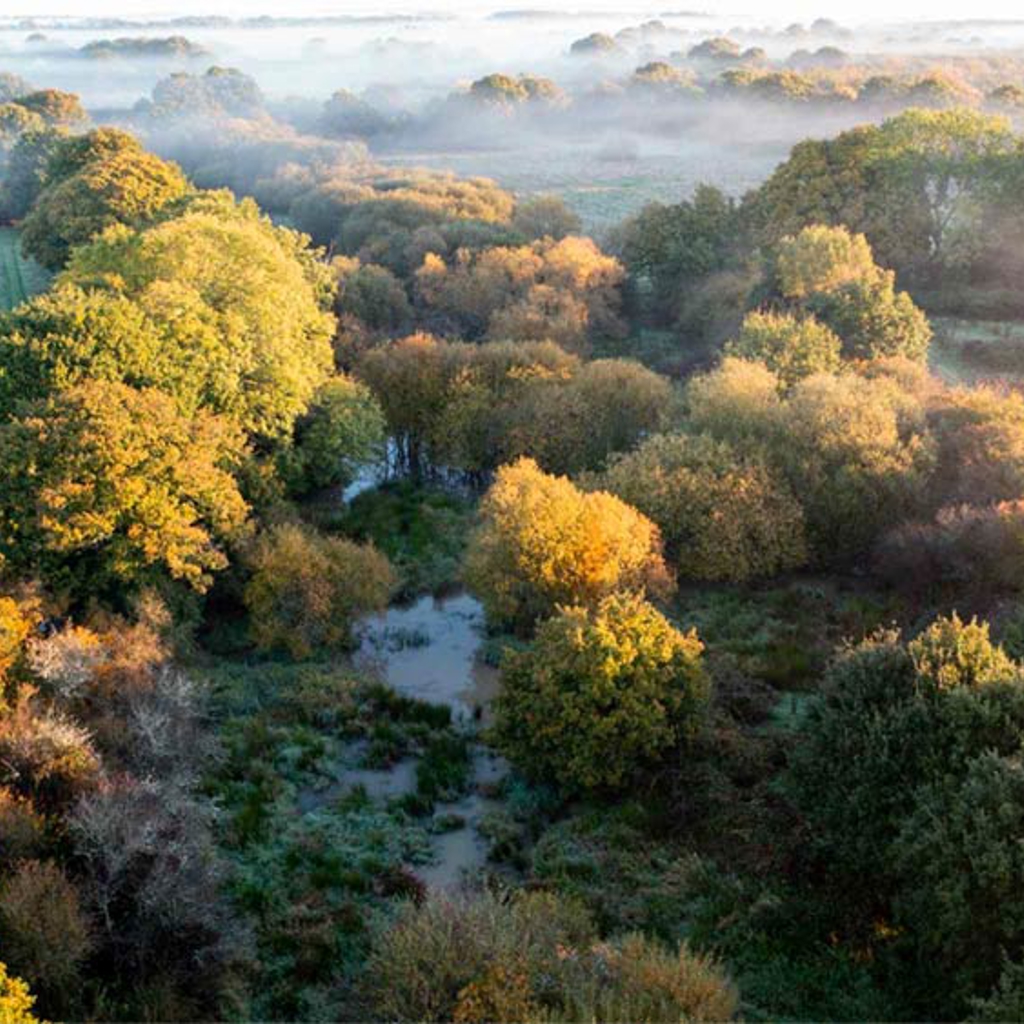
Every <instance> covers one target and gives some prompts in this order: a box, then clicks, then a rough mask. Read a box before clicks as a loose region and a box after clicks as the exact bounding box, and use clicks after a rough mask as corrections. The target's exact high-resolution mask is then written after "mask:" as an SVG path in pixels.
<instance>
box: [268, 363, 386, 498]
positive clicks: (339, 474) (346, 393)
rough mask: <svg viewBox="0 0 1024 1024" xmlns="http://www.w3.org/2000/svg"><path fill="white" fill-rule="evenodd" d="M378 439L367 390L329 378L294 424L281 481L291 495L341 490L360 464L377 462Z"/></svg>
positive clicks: (376, 413) (377, 419)
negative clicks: (291, 492)
mask: <svg viewBox="0 0 1024 1024" xmlns="http://www.w3.org/2000/svg"><path fill="white" fill-rule="evenodd" d="M384 438H385V423H384V414H383V413H382V412H381V408H380V406H379V405H378V404H377V401H376V399H375V398H374V397H373V395H372V394H371V392H370V391H369V389H368V388H367V387H366V386H365V385H363V384H360V383H359V382H357V381H354V380H352V379H351V378H349V377H345V376H337V377H332V378H331V379H330V380H328V381H327V383H325V384H322V385H321V386H320V389H319V390H318V391H317V392H316V394H315V395H314V396H313V401H312V402H311V403H310V407H309V411H308V412H307V413H306V414H305V415H304V416H302V417H300V418H299V420H298V421H297V422H296V424H295V437H294V441H293V447H292V448H290V449H288V450H287V451H286V453H285V455H284V458H283V462H284V469H285V476H286V477H287V478H288V480H289V482H290V484H291V487H292V489H293V490H294V491H295V493H297V494H303V493H307V492H308V491H311V490H315V489H321V488H325V487H344V486H346V485H347V484H349V483H351V482H352V480H353V479H354V477H355V475H356V473H357V471H358V469H359V466H360V464H361V463H364V462H369V461H370V460H371V459H373V458H374V457H377V456H380V454H381V452H382V449H383V445H384Z"/></svg>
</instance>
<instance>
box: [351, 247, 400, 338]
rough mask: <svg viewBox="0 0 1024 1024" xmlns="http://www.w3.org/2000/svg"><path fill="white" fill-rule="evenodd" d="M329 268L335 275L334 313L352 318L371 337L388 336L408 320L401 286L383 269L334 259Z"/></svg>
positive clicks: (357, 262) (389, 272)
mask: <svg viewBox="0 0 1024 1024" xmlns="http://www.w3.org/2000/svg"><path fill="white" fill-rule="evenodd" d="M332 266H333V267H334V268H335V270H336V272H337V275H338V295H337V298H336V299H335V301H334V309H335V312H336V313H337V314H338V316H340V317H355V318H356V319H357V320H358V321H359V322H360V323H361V324H363V325H364V326H365V327H366V328H368V329H369V330H370V331H372V332H374V333H375V334H383V335H390V334H393V333H395V332H397V331H399V330H401V329H402V328H403V327H406V326H408V324H409V322H410V321H411V320H412V306H411V304H410V303H409V296H408V295H407V294H406V291H405V286H404V285H403V284H402V282H401V281H400V280H399V279H398V278H397V277H396V276H395V275H394V274H393V273H392V272H391V271H390V270H388V269H387V267H379V266H376V265H375V264H372V263H370V264H365V265H364V264H360V262H359V260H357V259H354V258H347V257H344V256H340V257H337V258H336V259H335V260H334V263H333V264H332Z"/></svg>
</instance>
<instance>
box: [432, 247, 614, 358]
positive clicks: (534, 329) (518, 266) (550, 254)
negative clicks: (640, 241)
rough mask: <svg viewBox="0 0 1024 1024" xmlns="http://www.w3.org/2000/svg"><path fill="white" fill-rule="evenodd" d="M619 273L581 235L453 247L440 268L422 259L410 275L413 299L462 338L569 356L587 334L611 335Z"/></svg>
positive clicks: (434, 259) (435, 258) (437, 260)
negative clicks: (546, 345)
mask: <svg viewBox="0 0 1024 1024" xmlns="http://www.w3.org/2000/svg"><path fill="white" fill-rule="evenodd" d="M622 278H623V271H622V267H621V265H620V264H619V262H618V261H617V260H615V259H614V258H612V257H610V256H607V255H605V254H604V253H602V252H601V251H600V249H598V248H597V246H596V245H595V244H594V243H593V242H592V241H591V240H590V239H589V238H579V237H575V236H570V237H567V238H563V239H561V240H560V241H554V240H553V239H550V238H544V239H541V240H540V241H538V242H534V243H533V244H532V245H525V246H518V247H514V248H513V247H511V246H500V247H492V248H488V249H484V250H482V251H479V252H475V253H474V252H470V251H469V250H468V249H461V250H459V252H458V253H457V254H456V258H455V261H454V262H453V263H451V264H449V263H446V262H445V260H443V259H442V258H441V257H440V256H439V255H437V254H428V255H427V256H426V257H425V258H424V261H423V264H422V265H421V266H420V268H419V270H417V271H416V289H417V294H418V296H419V299H420V301H421V302H422V303H423V304H424V305H425V306H426V307H427V308H428V310H429V311H430V313H431V315H434V316H441V317H445V318H449V319H450V320H451V323H452V326H453V328H454V329H455V330H456V331H457V332H458V333H460V334H462V335H463V336H465V337H467V338H470V339H478V338H481V337H484V336H486V337H487V338H488V339H490V340H492V341H527V340H529V341H543V340H551V341H555V342H556V343H558V344H559V345H561V346H562V348H566V349H569V350H570V351H574V350H575V351H578V350H581V349H583V348H584V347H585V346H586V344H587V342H588V340H589V339H590V338H592V337H600V336H617V335H619V334H620V333H621V332H622V323H621V321H620V320H619V315H618V311H619V304H620V300H621V296H620V294H619V286H620V285H621V283H622Z"/></svg>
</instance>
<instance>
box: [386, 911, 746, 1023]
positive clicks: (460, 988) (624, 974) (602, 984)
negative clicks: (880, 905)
mask: <svg viewBox="0 0 1024 1024" xmlns="http://www.w3.org/2000/svg"><path fill="white" fill-rule="evenodd" d="M370 966H371V978H372V981H373V991H374V994H375V995H376V996H377V1009H378V1011H379V1012H380V1013H381V1015H382V1016H383V1017H384V1018H385V1019H387V1020H397V1021H412V1020H416V1021H444V1020H455V1021H462V1022H469V1021H527V1020H540V1021H574V1022H580V1024H584V1022H586V1024H601V1022H609V1024H611V1022H614V1021H622V1020H630V1021H638V1022H643V1024H655V1022H661V1021H683V1020H685V1021H694V1022H696V1021H722V1020H728V1019H729V1018H731V1017H732V1016H733V1015H734V1014H735V1011H736V1006H737V999H736V993H735V991H734V989H733V987H732V986H731V985H730V983H729V981H728V979H727V978H726V977H725V975H724V974H723V972H722V971H721V969H720V968H719V967H718V966H717V965H716V964H714V963H713V962H712V961H710V960H708V959H707V958H704V957H701V956H698V955H695V954H693V953H691V952H690V951H689V950H687V949H686V947H685V946H684V947H680V948H679V949H677V950H676V951H669V950H667V949H663V948H661V947H660V946H658V945H656V944H655V943H653V942H651V941H649V940H647V939H645V938H643V937H642V936H639V935H631V936H627V937H626V938H624V939H622V940H621V941H616V942H611V943H598V942H596V934H595V932H594V929H593V925H592V924H591V922H590V921H589V919H588V917H587V915H586V914H585V913H584V912H583V911H582V910H581V909H580V908H579V907H578V906H577V905H575V904H573V903H571V902H567V901H565V900H560V899H557V898H555V897H553V896H551V895H548V894H545V893H529V894H519V895H516V896H509V897H507V898H505V899H501V898H499V897H496V896H494V895H493V894H491V893H480V894H478V895H475V896H473V895H467V894H462V895H460V896H434V897H433V898H431V899H430V900H428V901H427V902H426V903H425V904H423V905H422V906H421V907H418V908H417V907H414V906H412V905H407V906H406V908H404V909H403V910H402V911H401V912H400V914H399V918H398V920H397V921H396V922H395V923H394V924H393V926H391V927H390V928H388V929H387V930H382V931H380V932H379V934H378V937H377V941H376V943H375V946H374V951H373V953H372V955H371V960H370Z"/></svg>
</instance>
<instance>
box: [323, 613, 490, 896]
mask: <svg viewBox="0 0 1024 1024" xmlns="http://www.w3.org/2000/svg"><path fill="white" fill-rule="evenodd" d="M483 637H484V613H483V608H482V607H481V605H480V602H479V601H477V600H476V599H475V598H474V597H472V596H471V595H469V594H466V593H456V594H453V595H451V596H449V597H444V598H434V597H422V598H420V599H419V600H418V601H416V602H414V603H413V604H410V605H405V606H396V607H393V608H390V609H388V611H387V612H385V613H384V614H382V615H375V616H370V617H367V618H366V619H364V621H363V623H362V626H361V633H360V647H359V652H358V654H357V657H356V661H357V663H358V664H360V665H361V667H363V668H365V669H368V670H370V671H375V672H377V673H378V674H379V675H380V677H381V678H382V679H384V680H385V681H386V682H387V683H388V684H389V685H391V686H392V687H393V688H394V689H395V690H397V691H398V692H399V693H403V694H405V695H406V696H409V697H415V698H417V699H419V700H424V701H429V702H431V703H434V704H446V705H448V706H449V707H451V708H452V711H453V712H454V714H455V717H456V719H457V720H459V721H461V722H463V723H464V724H465V725H466V726H467V727H469V728H472V727H473V726H474V725H475V724H476V723H486V722H487V721H488V720H489V717H490V715H489V709H490V705H491V702H492V700H493V698H494V696H495V693H496V691H497V685H498V674H497V672H496V671H495V669H493V668H490V667H488V666H486V665H484V664H483V662H482V661H481V660H480V648H481V645H482V643H483ZM472 756H473V775H472V779H471V782H470V788H469V792H467V793H466V794H465V795H464V796H463V797H462V798H461V799H459V800H455V801H452V802H450V803H444V804H438V805H437V806H436V808H435V811H434V820H435V822H438V823H439V824H440V823H441V822H443V821H444V820H445V819H450V820H452V821H459V822H461V823H462V824H461V826H460V827H456V828H451V829H449V830H447V831H444V830H440V829H439V831H438V833H437V834H436V835H435V836H434V840H433V845H434V854H435V857H434V862H433V863H432V864H430V865H427V866H425V867H419V868H417V869H416V873H417V874H418V875H419V877H420V878H421V879H422V880H423V881H424V882H425V883H426V884H427V885H428V886H430V887H432V888H448V887H452V886H456V885H458V884H459V883H460V882H462V881H463V880H464V879H466V878H467V877H471V876H472V875H474V874H477V873H479V872H480V871H481V870H482V869H483V868H484V866H485V865H486V863H487V851H488V844H487V842H486V840H485V839H484V838H483V836H482V835H481V834H480V832H479V828H478V826H479V825H480V822H481V820H482V819H483V817H484V816H485V815H486V814H488V813H489V812H491V811H493V810H496V809H497V808H498V807H499V806H500V803H499V801H497V800H496V799H494V798H493V797H492V796H491V795H490V794H491V793H493V791H494V788H495V786H496V784H497V783H498V782H499V781H500V779H501V778H502V776H504V774H505V772H506V770H507V765H506V764H505V762H504V760H503V759H502V758H500V757H497V756H496V755H494V754H493V753H492V752H490V751H489V750H487V749H486V748H485V747H483V746H482V745H480V744H474V747H473V755H472ZM370 776H372V778H371V777H370ZM354 784H362V785H364V786H365V787H366V790H367V792H368V793H369V794H370V796H383V797H387V796H391V795H394V794H396V793H400V792H411V791H413V790H414V789H415V762H412V761H403V762H402V763H401V764H399V765H396V766H395V769H393V770H392V772H391V773H388V772H378V771H374V772H369V771H367V770H366V769H347V770H345V771H344V772H343V773H342V774H341V777H340V778H339V780H338V786H339V788H347V787H350V786H352V785H354Z"/></svg>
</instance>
